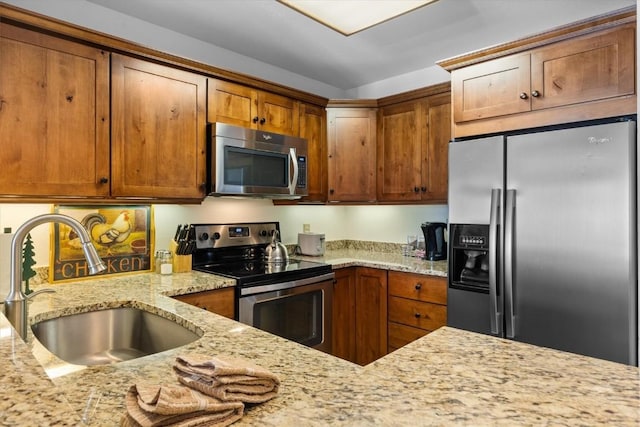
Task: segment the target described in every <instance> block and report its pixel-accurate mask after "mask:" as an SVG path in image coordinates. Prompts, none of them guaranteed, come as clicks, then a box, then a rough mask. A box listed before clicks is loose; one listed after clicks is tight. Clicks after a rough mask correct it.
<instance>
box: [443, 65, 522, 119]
mask: <svg viewBox="0 0 640 427" xmlns="http://www.w3.org/2000/svg"><path fill="white" fill-rule="evenodd" d="M529 60H530V55H529V54H528V53H526V54H520V55H513V56H507V57H504V58H499V59H494V60H490V61H486V62H482V63H480V64H476V65H471V66H468V67H465V68H461V69H459V70H454V71H452V72H451V91H452V92H453V119H454V120H455V122H456V123H459V122H465V121H469V120H478V119H485V118H487V117H496V116H502V115H506V114H513V113H521V112H524V111H529V110H530V109H531V100H530V97H529V92H530V81H531V73H530V71H531V69H530V63H529Z"/></svg>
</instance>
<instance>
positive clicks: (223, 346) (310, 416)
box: [0, 254, 640, 426]
mask: <svg viewBox="0 0 640 427" xmlns="http://www.w3.org/2000/svg"><path fill="white" fill-rule="evenodd" d="M328 255H329V256H327V258H326V259H325V261H328V262H333V261H336V260H340V259H343V258H339V257H338V258H335V259H334V258H331V256H332V255H331V254H328ZM344 259H345V261H344V264H348V263H350V262H360V261H357V260H356V261H353V260H352V259H351V258H348V257H347V258H344ZM349 260H351V261H349ZM385 262H386V261H385ZM336 264H340V265H343V264H342V263H341V262H338V263H336ZM336 264H334V265H336ZM358 265H359V264H358ZM385 265H386V264H385ZM367 266H371V265H367ZM398 268H404V267H398ZM407 268H409V266H408V265H407ZM230 285H232V283H231V281H229V280H228V279H223V278H219V277H216V276H211V275H206V274H202V273H195V272H194V273H180V274H174V275H172V276H169V277H164V276H158V275H155V274H150V273H143V274H138V275H132V276H120V277H118V278H101V279H95V280H87V281H82V282H78V283H69V284H62V285H52V286H54V287H55V289H56V290H57V292H56V293H55V294H43V295H39V296H37V297H36V298H35V300H34V302H33V303H32V304H31V305H30V315H31V319H32V321H37V320H41V319H47V318H52V317H56V316H59V315H61V314H67V313H73V312H80V311H84V310H86V309H87V308H99V307H115V306H136V307H141V308H143V309H147V310H150V311H154V312H158V313H160V314H161V315H164V316H169V317H173V318H174V319H176V320H178V321H179V322H181V323H183V324H184V325H187V326H188V327H191V328H195V330H196V331H197V332H198V333H199V334H202V337H201V338H200V339H198V340H197V341H195V342H193V343H192V344H189V345H187V346H184V347H180V348H177V349H174V350H170V351H167V352H163V353H159V354H156V355H152V356H147V357H143V358H139V359H136V360H132V361H128V362H122V363H119V364H115V365H108V366H97V367H89V368H86V369H80V370H77V371H75V372H71V373H69V374H66V375H62V376H57V375H59V374H61V373H62V372H61V370H60V367H61V366H62V365H64V363H62V364H61V363H60V361H58V360H56V358H55V357H53V356H51V355H49V354H48V353H45V352H42V351H41V350H39V349H38V345H37V342H34V341H35V340H33V338H32V337H31V335H30V336H29V337H28V340H27V341H28V344H24V343H23V342H22V341H21V340H20V338H18V337H16V336H15V335H14V333H13V332H12V329H11V328H10V326H9V325H8V323H7V322H6V320H5V319H4V317H3V316H0V331H2V333H1V334H0V356H1V357H2V358H1V359H0V413H1V415H0V425H20V426H22V425H24V426H32V425H40V426H47V425H82V424H88V425H99V426H113V425H117V423H118V421H119V419H120V415H121V414H122V412H123V410H124V406H123V403H124V395H125V392H126V390H127V387H128V386H129V385H130V384H133V383H135V382H136V381H139V380H145V381H157V382H158V383H160V382H174V381H175V379H174V377H173V374H172V370H171V363H172V361H173V359H174V358H175V356H176V355H177V354H181V353H187V352H199V353H207V354H227V355H235V356H240V357H244V358H248V359H251V360H253V361H254V362H256V363H258V364H260V365H262V366H264V367H265V368H267V369H269V370H271V371H272V372H274V373H276V374H278V375H279V376H280V378H281V380H282V386H281V388H280V393H279V395H278V397H276V398H275V399H273V400H271V401H269V402H266V403H264V404H261V405H257V406H254V407H251V408H248V409H247V411H246V413H245V415H244V417H243V418H242V419H241V420H240V421H239V422H238V423H237V424H235V425H266V426H294V425H295V426H299V425H305V426H326V425H337V426H373V425H376V426H377V425H394V426H404V425H406V426H416V425H454V424H459V425H597V424H601V425H604V424H606V425H629V426H637V425H639V424H640V374H639V372H640V371H639V370H638V369H637V368H634V367H628V366H624V365H620V364H616V363H612V362H606V361H602V360H597V359H592V358H588V357H582V356H576V355H571V354H568V353H563V352H559V351H555V350H549V349H544V348H540V347H535V346H530V345H527V344H523V343H517V342H512V341H507V340H502V339H498V338H493V337H488V336H484V335H479V334H474V333H471V332H465V331H460V330H457V329H452V328H441V329H439V330H438V331H436V332H434V333H432V334H429V335H427V336H426V337H424V338H421V339H419V340H417V341H414V342H413V343H411V344H409V345H407V346H405V347H403V348H401V349H400V350H398V351H395V352H393V353H391V354H389V355H387V356H385V357H383V358H382V359H379V360H378V361H376V362H374V363H372V364H370V365H368V366H365V367H360V366H358V365H355V364H352V363H350V362H347V361H344V360H341V359H338V358H335V357H333V356H330V355H327V354H324V353H321V352H318V351H315V350H313V349H309V348H307V347H304V346H301V345H298V344H296V343H293V342H290V341H287V340H284V339H281V338H279V337H276V336H273V335H270V334H268V333H265V332H262V331H259V330H256V329H253V328H251V327H248V326H245V325H242V324H239V323H237V322H234V321H232V320H229V319H226V318H223V317H220V316H217V315H215V314H213V313H209V312H207V311H204V310H200V309H198V308H196V307H192V306H189V305H187V304H183V303H181V302H178V301H176V300H174V299H172V298H170V297H168V296H167V295H177V294H181V293H189V292H192V291H199V290H205V289H215V288H218V287H225V286H230ZM34 353H35V357H34ZM43 367H44V370H43ZM45 370H46V371H47V372H49V373H50V374H51V376H52V377H53V378H52V379H48V378H47V376H46V374H45Z"/></svg>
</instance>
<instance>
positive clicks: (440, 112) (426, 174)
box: [420, 93, 452, 203]
mask: <svg viewBox="0 0 640 427" xmlns="http://www.w3.org/2000/svg"><path fill="white" fill-rule="evenodd" d="M425 108H426V113H425V116H426V118H427V126H426V128H423V129H422V132H426V136H425V137H424V138H423V141H424V142H423V144H424V145H423V147H422V153H423V154H422V156H423V157H422V180H421V182H422V184H421V186H420V194H421V195H422V200H425V201H431V202H443V203H446V201H447V196H448V188H449V187H448V173H449V167H448V163H449V141H450V140H451V125H452V123H451V95H450V94H448V93H447V94H441V95H434V96H431V97H429V99H428V101H427V103H426V105H425Z"/></svg>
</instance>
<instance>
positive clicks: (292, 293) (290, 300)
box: [238, 273, 334, 353]
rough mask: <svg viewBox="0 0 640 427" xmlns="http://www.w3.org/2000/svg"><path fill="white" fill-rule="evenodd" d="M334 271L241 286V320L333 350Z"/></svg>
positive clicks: (328, 351) (239, 312)
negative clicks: (313, 276) (320, 274)
mask: <svg viewBox="0 0 640 427" xmlns="http://www.w3.org/2000/svg"><path fill="white" fill-rule="evenodd" d="M333 277H334V274H333V273H329V274H325V275H323V276H320V277H315V278H307V279H302V280H297V281H291V282H286V283H275V284H270V285H261V286H255V287H249V288H242V289H241V290H240V297H239V299H238V320H239V321H240V322H241V323H244V324H247V325H251V326H253V327H255V328H258V329H262V330H264V331H267V332H270V333H272V334H274V335H278V336H281V337H283V338H287V339H289V340H291V341H295V342H298V343H300V344H303V345H306V346H308V347H313V348H315V349H317V350H321V351H324V352H326V353H331V304H332V297H333Z"/></svg>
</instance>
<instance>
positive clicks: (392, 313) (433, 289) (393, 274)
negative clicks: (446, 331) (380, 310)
mask: <svg viewBox="0 0 640 427" xmlns="http://www.w3.org/2000/svg"><path fill="white" fill-rule="evenodd" d="M388 279H389V284H388V286H389V300H388V319H389V324H388V329H389V339H388V351H389V352H392V351H394V350H397V349H398V348H400V347H402V346H404V345H406V344H409V343H410V342H412V341H415V340H416V339H418V338H420V337H422V336H424V335H426V334H428V333H429V332H432V331H434V330H436V329H438V328H439V327H441V326H445V325H446V324H447V279H446V278H444V277H435V276H427V275H422V274H414V273H402V272H397V271H390V272H389V278H388Z"/></svg>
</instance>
